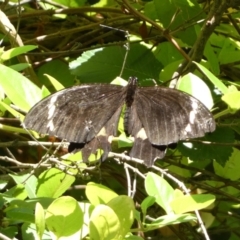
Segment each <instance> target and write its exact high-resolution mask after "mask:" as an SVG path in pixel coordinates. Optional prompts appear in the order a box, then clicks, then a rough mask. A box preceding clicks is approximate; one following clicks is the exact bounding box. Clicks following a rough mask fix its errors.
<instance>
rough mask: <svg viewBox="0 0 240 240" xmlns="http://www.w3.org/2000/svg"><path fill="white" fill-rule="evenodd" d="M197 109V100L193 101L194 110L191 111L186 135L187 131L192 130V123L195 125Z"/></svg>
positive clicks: (185, 130)
mask: <svg viewBox="0 0 240 240" xmlns="http://www.w3.org/2000/svg"><path fill="white" fill-rule="evenodd" d="M197 110H198V104H197V102H192V110H191V112H190V113H189V117H188V124H187V126H186V127H185V129H184V132H185V135H187V133H189V132H191V131H192V127H191V125H193V124H194V123H195V121H196V114H197Z"/></svg>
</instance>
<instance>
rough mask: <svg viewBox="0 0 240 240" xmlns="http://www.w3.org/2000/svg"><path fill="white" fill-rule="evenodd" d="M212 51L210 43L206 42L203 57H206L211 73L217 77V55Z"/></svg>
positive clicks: (218, 70)
mask: <svg viewBox="0 0 240 240" xmlns="http://www.w3.org/2000/svg"><path fill="white" fill-rule="evenodd" d="M199 28H200V26H199ZM214 50H215V49H214V48H213V47H212V46H211V44H210V41H207V43H206V45H205V48H204V56H206V58H207V61H208V63H209V65H210V67H211V70H212V72H213V73H214V74H215V75H219V74H220V67H219V62H218V58H217V55H216V53H215V51H214Z"/></svg>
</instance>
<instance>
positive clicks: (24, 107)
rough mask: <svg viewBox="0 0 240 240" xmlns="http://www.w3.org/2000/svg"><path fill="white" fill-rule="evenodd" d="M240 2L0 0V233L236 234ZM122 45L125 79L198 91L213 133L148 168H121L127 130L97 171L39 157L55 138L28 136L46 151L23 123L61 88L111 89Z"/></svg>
mask: <svg viewBox="0 0 240 240" xmlns="http://www.w3.org/2000/svg"><path fill="white" fill-rule="evenodd" d="M239 6H240V1H237V0H236V1H227V0H213V1H204V0H201V1H200V0H198V1H195V0H174V1H170V0H161V1H160V0H153V1H127V0H122V1H121V0H119V1H103V0H101V1H99V2H93V1H85V0H84V1H65V0H60V1H49V0H45V1H21V2H16V1H5V2H2V3H1V11H0V29H1V56H0V60H1V65H0V86H1V88H0V97H1V102H0V110H1V115H2V116H1V119H0V120H1V125H0V126H1V135H0V139H1V142H0V147H1V148H0V161H1V167H0V170H1V178H0V189H1V193H0V208H1V214H0V220H1V221H0V237H1V238H2V239H12V238H13V237H15V238H17V239H160V238H161V239H171V238H172V239H209V238H210V239H231V240H234V239H239V237H240V231H239V218H240V215H239V193H240V192H239V178H240V171H239V170H240V161H239V159H240V152H239V124H240V123H239V112H238V110H239V108H240V93H239V90H238V89H239V75H240V74H239V72H240V70H239V61H240V54H239V48H240V46H239V40H240V39H239V34H240V29H239V17H240V16H239ZM100 24H103V25H107V26H108V27H102V26H100ZM111 27H112V28H111ZM116 29H118V30H116ZM122 30H124V31H128V32H129V34H130V39H129V40H127V39H126V32H123V31H122ZM129 41H130V45H129V51H128V58H127V60H126V64H125V66H124V71H123V75H122V77H123V78H124V79H126V80H127V79H128V77H129V76H137V77H138V78H139V79H140V84H141V85H151V84H152V79H155V80H156V81H157V83H158V84H159V85H164V86H169V85H170V86H176V87H177V88H178V89H180V90H183V91H186V92H188V93H190V94H192V95H194V96H195V97H197V98H199V99H200V100H201V101H202V102H204V103H205V104H206V106H208V107H209V108H212V112H213V115H214V117H215V119H216V122H217V129H216V131H215V132H214V133H212V134H208V135H206V136H205V137H204V138H202V139H195V140H192V141H187V142H182V143H179V144H178V147H177V149H175V150H169V151H168V154H167V156H166V158H165V159H164V160H161V161H157V162H156V163H155V167H154V168H152V169H146V168H145V167H144V166H142V165H140V164H138V165H135V163H134V161H133V162H130V161H126V160H127V157H126V156H124V154H122V153H123V152H124V151H125V150H128V149H129V146H130V145H131V142H130V141H129V139H128V138H126V136H124V135H123V134H121V135H120V137H119V138H116V139H115V141H114V142H113V152H114V153H112V155H111V158H110V159H109V160H107V161H106V162H104V163H102V164H101V166H99V165H96V166H90V167H88V166H87V165H86V164H83V163H79V161H78V160H79V158H80V157H79V155H74V156H69V155H66V150H65V149H64V148H61V149H57V150H58V151H56V150H55V149H52V148H50V150H49V151H48V152H47V155H45V153H46V149H45V148H44V147H43V146H45V147H47V148H49V147H50V146H51V145H52V142H53V141H56V143H55V146H57V145H59V143H58V141H59V140H58V139H53V138H50V137H46V136H44V137H42V136H39V135H38V134H37V133H34V132H33V133H32V134H34V136H35V137H36V138H37V139H38V141H40V142H41V144H42V145H39V142H37V141H32V139H31V137H30V136H29V133H28V132H27V131H26V130H25V129H23V128H22V126H21V121H22V120H23V119H24V114H25V113H26V112H27V111H28V110H29V109H30V108H31V107H32V106H33V105H34V104H35V103H36V102H38V101H39V100H40V99H42V98H43V97H44V96H46V95H48V94H49V93H50V92H55V91H56V90H59V89H61V88H62V87H69V86H72V85H74V84H78V83H110V82H111V81H112V80H113V79H114V78H115V77H116V76H118V75H119V74H120V72H121V69H122V66H123V62H124V56H125V53H126V48H127V46H126V43H127V42H129ZM197 63H199V64H197ZM174 77H178V81H176V80H175V79H174ZM120 84H123V83H120ZM119 131H120V132H121V128H119ZM117 153H119V154H117ZM60 156H61V159H59V157H60ZM113 157H114V158H113ZM41 159H42V161H41V164H38V162H40V160H41ZM63 159H64V160H63ZM119 159H122V160H123V161H120V160H119ZM124 160H125V161H124ZM161 169H167V170H168V173H169V175H167V174H166V173H165V172H162V170H161ZM153 172H155V173H157V175H156V174H154V173H153ZM160 174H163V175H164V174H165V178H164V179H166V180H167V181H165V180H164V179H163V178H162V177H160V176H159V175H160ZM182 183H184V184H185V185H183V184H182ZM184 186H186V187H187V188H188V189H190V190H191V196H188V194H186V191H187V190H186V189H185V188H184ZM183 192H185V195H183ZM201 193H204V194H201ZM127 195H128V196H127ZM133 196H134V197H133ZM132 197H133V198H132ZM119 209H120V210H122V211H119ZM194 210H200V216H201V219H202V221H203V222H204V224H205V226H206V228H207V233H202V231H204V228H203V229H202V230H201V229H200V228H199V225H198V224H197V223H196V218H195V215H193V212H194ZM101 216H105V218H104V219H103V218H102V217H101ZM83 223H84V224H83ZM106 226H108V230H106ZM166 226H168V227H167V228H166Z"/></svg>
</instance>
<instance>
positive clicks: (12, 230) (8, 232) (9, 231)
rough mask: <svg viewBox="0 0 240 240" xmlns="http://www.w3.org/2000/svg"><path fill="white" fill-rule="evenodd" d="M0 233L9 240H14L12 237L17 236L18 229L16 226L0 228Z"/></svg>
mask: <svg viewBox="0 0 240 240" xmlns="http://www.w3.org/2000/svg"><path fill="white" fill-rule="evenodd" d="M0 232H1V234H4V235H5V236H7V237H9V238H10V239H15V238H14V237H15V236H16V235H17V234H18V227H17V226H10V227H5V228H1V227H0Z"/></svg>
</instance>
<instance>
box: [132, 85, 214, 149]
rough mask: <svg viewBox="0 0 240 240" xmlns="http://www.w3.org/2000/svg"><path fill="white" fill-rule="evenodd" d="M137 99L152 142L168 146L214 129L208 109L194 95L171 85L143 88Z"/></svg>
mask: <svg viewBox="0 0 240 240" xmlns="http://www.w3.org/2000/svg"><path fill="white" fill-rule="evenodd" d="M135 102H136V108H137V113H138V115H139V119H140V120H141V122H142V124H143V127H144V129H145V131H146V134H147V136H148V138H149V141H150V142H151V143H152V144H154V145H169V144H170V143H175V142H178V141H179V140H184V139H187V138H197V137H202V136H204V134H205V133H206V132H212V131H214V130H215V121H214V119H213V117H212V114H211V113H210V112H209V110H208V109H207V108H206V107H205V106H204V105H203V104H202V103H201V102H200V101H198V100H197V99H195V98H194V97H192V96H190V95H188V94H186V93H184V92H181V91H178V90H175V89H170V88H161V87H144V88H140V87H139V88H138V89H137V91H136V93H135Z"/></svg>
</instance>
